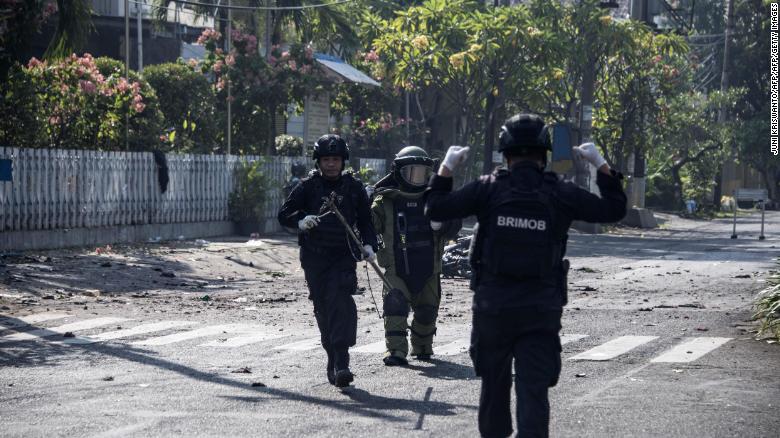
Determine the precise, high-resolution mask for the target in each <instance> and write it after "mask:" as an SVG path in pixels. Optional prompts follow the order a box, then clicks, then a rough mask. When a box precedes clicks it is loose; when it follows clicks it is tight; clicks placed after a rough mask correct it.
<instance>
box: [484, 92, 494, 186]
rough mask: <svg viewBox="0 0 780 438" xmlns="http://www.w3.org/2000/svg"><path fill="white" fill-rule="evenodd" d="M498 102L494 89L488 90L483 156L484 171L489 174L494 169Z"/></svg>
mask: <svg viewBox="0 0 780 438" xmlns="http://www.w3.org/2000/svg"><path fill="white" fill-rule="evenodd" d="M495 103H496V97H495V96H493V93H492V90H491V91H488V95H487V99H486V102H485V143H484V146H483V149H482V150H483V158H484V162H483V163H482V173H483V174H485V175H487V174H489V173H490V172H492V171H493V140H494V137H495V135H494V132H493V131H494V129H493V125H494V124H495V123H494V108H493V107H494V106H495Z"/></svg>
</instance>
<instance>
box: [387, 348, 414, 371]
mask: <svg viewBox="0 0 780 438" xmlns="http://www.w3.org/2000/svg"><path fill="white" fill-rule="evenodd" d="M393 353H394V352H393V351H391V352H390V353H389V354H388V355H387V356H385V357H384V358H383V359H382V362H384V363H385V365H387V366H389V367H398V366H404V367H405V366H407V365H409V361H408V360H406V358H405V357H403V356H397V355H395V354H393Z"/></svg>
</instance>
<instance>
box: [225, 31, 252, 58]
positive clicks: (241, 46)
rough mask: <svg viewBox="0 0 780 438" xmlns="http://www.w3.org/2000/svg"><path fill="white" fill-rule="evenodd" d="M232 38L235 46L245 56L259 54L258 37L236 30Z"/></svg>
mask: <svg viewBox="0 0 780 438" xmlns="http://www.w3.org/2000/svg"><path fill="white" fill-rule="evenodd" d="M230 36H231V39H232V40H233V45H234V46H235V47H236V49H237V50H238V51H239V52H241V53H243V54H252V53H256V52H257V37H256V36H254V35H252V34H248V33H242V32H241V31H239V30H234V31H233V32H232V33H231V34H230Z"/></svg>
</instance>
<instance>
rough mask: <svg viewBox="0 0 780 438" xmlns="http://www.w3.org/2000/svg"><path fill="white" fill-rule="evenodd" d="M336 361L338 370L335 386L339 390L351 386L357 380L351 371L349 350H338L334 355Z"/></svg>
mask: <svg viewBox="0 0 780 438" xmlns="http://www.w3.org/2000/svg"><path fill="white" fill-rule="evenodd" d="M334 361H335V366H334V368H335V369H336V377H335V383H334V385H336V386H337V387H338V388H344V387H345V386H349V384H350V383H352V381H353V380H355V376H354V375H353V374H352V371H350V370H349V352H348V351H347V349H346V348H345V349H339V350H336V352H335V353H334Z"/></svg>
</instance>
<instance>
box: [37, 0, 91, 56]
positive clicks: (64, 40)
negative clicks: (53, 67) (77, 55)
mask: <svg viewBox="0 0 780 438" xmlns="http://www.w3.org/2000/svg"><path fill="white" fill-rule="evenodd" d="M90 3H91V2H90V1H89V0H57V11H58V12H57V28H56V30H55V31H54V35H53V36H52V39H51V42H50V43H49V47H48V48H47V49H46V53H45V54H44V55H43V56H44V58H62V57H65V56H68V55H70V54H71V53H74V52H76V51H78V50H79V49H80V48H81V47H83V46H84V43H86V41H87V37H89V34H90V33H92V31H93V30H94V26H93V24H92V7H91V5H90Z"/></svg>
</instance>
